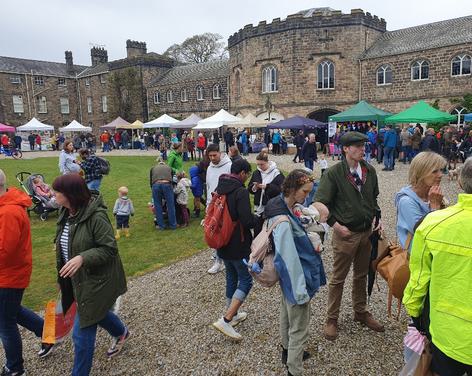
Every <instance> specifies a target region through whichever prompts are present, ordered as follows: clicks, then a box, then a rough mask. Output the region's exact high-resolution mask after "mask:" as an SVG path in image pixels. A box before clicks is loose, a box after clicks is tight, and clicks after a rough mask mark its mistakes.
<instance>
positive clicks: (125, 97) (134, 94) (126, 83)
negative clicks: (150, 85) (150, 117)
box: [108, 68, 142, 120]
mask: <svg viewBox="0 0 472 376" xmlns="http://www.w3.org/2000/svg"><path fill="white" fill-rule="evenodd" d="M108 83H109V85H108V90H109V92H110V94H111V95H110V96H109V98H110V109H109V113H110V116H112V117H117V116H121V117H122V118H123V119H128V120H131V119H134V118H139V117H140V116H141V114H142V105H141V97H142V95H141V94H142V93H141V81H140V77H139V72H138V71H137V69H136V68H126V69H123V70H117V71H114V72H113V73H111V74H110V78H109V80H108Z"/></svg>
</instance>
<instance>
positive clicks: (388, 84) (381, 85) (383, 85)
mask: <svg viewBox="0 0 472 376" xmlns="http://www.w3.org/2000/svg"><path fill="white" fill-rule="evenodd" d="M377 86H379V87H385V86H392V83H391V82H389V83H387V84H377Z"/></svg>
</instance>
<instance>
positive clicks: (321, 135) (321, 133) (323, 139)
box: [307, 108, 339, 150]
mask: <svg viewBox="0 0 472 376" xmlns="http://www.w3.org/2000/svg"><path fill="white" fill-rule="evenodd" d="M337 113H339V111H337V110H333V109H332V108H322V109H319V110H316V111H313V112H310V113H309V114H308V116H307V117H308V118H310V119H314V120H318V121H322V122H323V123H327V122H328V119H329V117H330V116H333V115H335V114H337ZM315 135H316V139H317V141H319V142H320V144H321V148H322V150H324V145H326V144H327V143H328V127H326V128H316V130H315Z"/></svg>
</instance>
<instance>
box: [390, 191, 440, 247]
mask: <svg viewBox="0 0 472 376" xmlns="http://www.w3.org/2000/svg"><path fill="white" fill-rule="evenodd" d="M395 207H396V208H397V236H398V241H399V242H400V244H401V246H402V247H405V242H406V238H407V236H408V233H410V234H413V233H414V231H413V229H414V228H415V225H416V223H417V222H418V221H419V220H420V219H421V218H423V217H424V216H425V215H426V214H428V213H429V212H430V211H431V209H430V207H429V205H428V204H427V203H426V202H424V201H423V200H422V199H421V198H419V197H418V195H417V194H416V193H415V192H414V191H413V189H412V188H411V185H408V186H406V187H403V188H402V189H401V190H400V191H399V192H398V193H397V194H396V195H395ZM410 248H411V243H410ZM408 251H409V250H408Z"/></svg>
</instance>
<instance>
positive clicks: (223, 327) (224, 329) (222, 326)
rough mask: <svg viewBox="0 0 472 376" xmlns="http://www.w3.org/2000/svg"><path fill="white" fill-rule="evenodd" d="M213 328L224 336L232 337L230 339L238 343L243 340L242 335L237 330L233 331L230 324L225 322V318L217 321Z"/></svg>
mask: <svg viewBox="0 0 472 376" xmlns="http://www.w3.org/2000/svg"><path fill="white" fill-rule="evenodd" d="M213 327H214V328H215V329H218V330H219V331H220V332H221V333H223V334H224V335H226V336H228V337H230V338H232V339H234V340H236V341H240V340H241V339H242V338H243V337H242V336H241V334H239V333H238V332H237V331H236V330H234V329H233V327H232V326H231V324H230V323H227V322H225V320H224V319H223V317H221V318H220V319H218V321H215V322H214V323H213Z"/></svg>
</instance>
